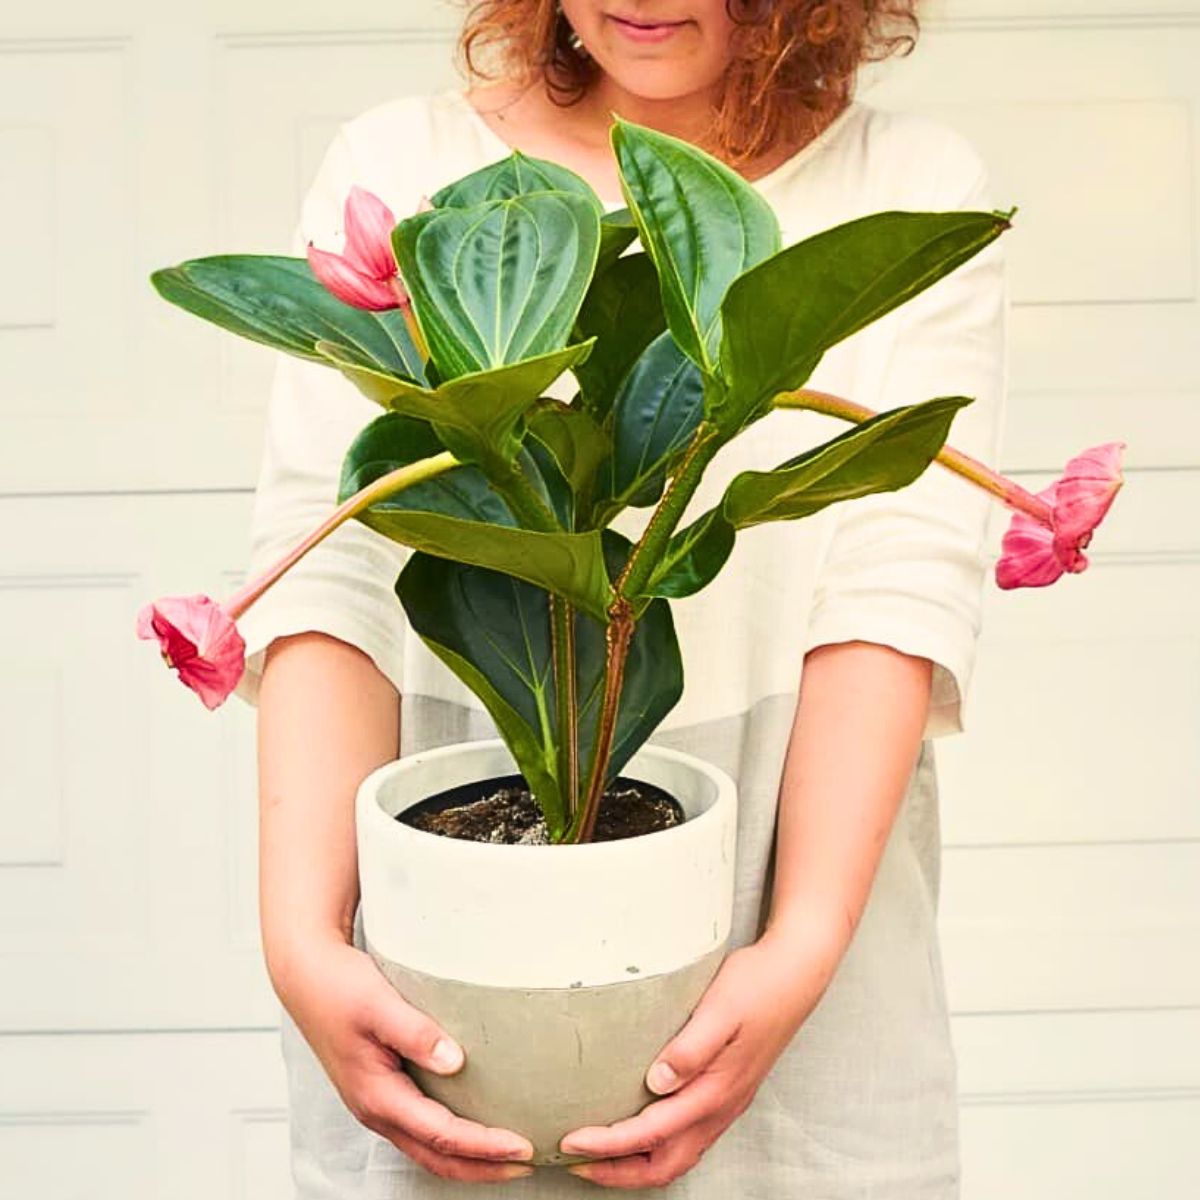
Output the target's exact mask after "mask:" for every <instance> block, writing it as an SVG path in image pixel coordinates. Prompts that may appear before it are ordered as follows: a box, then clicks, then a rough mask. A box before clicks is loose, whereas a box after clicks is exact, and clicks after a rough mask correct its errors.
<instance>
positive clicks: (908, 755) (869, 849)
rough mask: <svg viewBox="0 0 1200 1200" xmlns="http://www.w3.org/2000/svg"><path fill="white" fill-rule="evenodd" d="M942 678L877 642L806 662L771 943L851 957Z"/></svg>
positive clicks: (922, 662) (784, 793)
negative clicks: (802, 942)
mask: <svg viewBox="0 0 1200 1200" xmlns="http://www.w3.org/2000/svg"><path fill="white" fill-rule="evenodd" d="M932 673H933V665H932V663H931V662H930V660H929V659H927V658H917V657H914V656H912V655H908V654H903V653H901V652H900V651H898V650H895V649H893V648H892V647H890V646H884V645H879V644H877V643H874V642H838V643H833V644H829V645H824V646H817V647H815V648H814V649H812V650H810V651H809V653H808V654H807V655H806V656H805V661H804V670H803V672H802V674H801V681H800V696H799V700H798V702H797V705H796V717H795V721H794V723H793V727H792V734H791V739H790V742H789V744H788V751H787V757H786V761H785V763H784V769H783V778H782V782H781V785H780V793H779V817H778V821H779V826H778V842H777V846H776V859H775V877H774V884H773V887H772V894H771V911H770V915H769V917H768V920H767V928H766V930H765V932H764V934H763V939H764V940H765V941H768V942H778V943H780V944H787V943H793V944H794V942H795V939H796V938H804V939H807V940H808V941H809V942H810V943H811V942H812V940H813V939H814V938H815V939H816V940H817V941H819V942H823V943H825V944H826V945H827V947H828V949H829V952H830V958H831V960H832V961H834V962H836V960H837V959H840V957H841V955H842V953H843V952H844V951H845V949H846V946H847V945H848V944H849V942H850V939H851V937H852V936H853V934H854V930H855V928H856V927H857V925H858V920H859V918H860V916H861V915H862V911H863V908H864V907H865V906H866V902H867V897H868V895H869V894H870V890H871V883H872V881H873V880H874V878H875V871H876V869H877V867H878V865H879V860H880V857H881V856H882V854H883V848H884V845H885V843H886V842H887V839H888V835H889V833H890V832H891V828H892V824H893V821H894V820H895V816H896V813H897V812H898V810H899V807H900V803H901V801H902V800H903V798H904V794H905V791H906V789H907V785H908V781H909V778H910V776H911V774H912V771H913V769H914V767H915V765H916V760H917V755H918V753H919V751H920V746H921V735H922V733H923V731H924V728H925V720H926V716H927V714H928V709H929V697H930V687H931V683H932Z"/></svg>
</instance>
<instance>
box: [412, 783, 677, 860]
mask: <svg viewBox="0 0 1200 1200" xmlns="http://www.w3.org/2000/svg"><path fill="white" fill-rule="evenodd" d="M396 820H397V821H402V822H403V823H404V824H405V825H411V826H413V827H414V828H416V829H423V830H425V831H426V832H428V833H436V834H440V835H441V836H442V837H454V838H461V839H462V840H464V841H470V842H492V843H497V844H501V845H509V846H546V845H549V844H550V839H549V836H548V835H547V832H546V823H545V821H544V820H543V819H542V813H541V810H540V809H539V808H538V806H537V805H536V804H535V803H534V801H533V796H532V795H531V793H530V791H529V788H528V786H527V785H526V783H525V780H524V778H523V777H522V776H520V775H506V776H502V777H498V778H494V779H484V780H480V781H478V782H476V783H468V784H463V785H462V786H461V787H457V788H451V789H450V790H449V791H446V792H440V793H439V794H438V795H436V796H428V797H426V798H425V799H424V800H422V801H421V802H420V803H418V804H414V805H413V806H412V807H411V808H408V809H406V810H405V811H404V812H402V813H401V814H400V815H399V816H397V817H396ZM683 821H684V812H683V808H682V806H681V805H680V804H679V801H678V800H676V799H675V798H674V796H672V795H670V793H668V792H665V791H663V790H662V788H658V787H655V786H654V785H653V784H650V783H642V782H640V781H637V780H633V779H624V778H620V777H618V778H617V780H616V781H615V782H614V783H613V785H612V786H611V787H610V788H609V789H608V791H606V792H605V793H604V795H603V796H601V798H600V811H599V812H598V813H597V815H596V830H595V833H594V835H593V836H592V841H594V842H613V841H618V840H619V839H621V838H627V837H640V836H641V835H642V834H645V833H656V832H658V831H659V830H660V829H670V828H671V827H672V826H673V825H682V824H683Z"/></svg>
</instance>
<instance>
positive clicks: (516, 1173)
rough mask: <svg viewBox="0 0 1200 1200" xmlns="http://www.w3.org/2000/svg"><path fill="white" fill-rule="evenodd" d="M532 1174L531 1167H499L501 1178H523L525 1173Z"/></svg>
mask: <svg viewBox="0 0 1200 1200" xmlns="http://www.w3.org/2000/svg"><path fill="white" fill-rule="evenodd" d="M532 1174H533V1168H532V1167H502V1168H501V1169H500V1177H501V1178H502V1179H523V1178H524V1177H525V1176H526V1175H532Z"/></svg>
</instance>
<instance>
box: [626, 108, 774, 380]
mask: <svg viewBox="0 0 1200 1200" xmlns="http://www.w3.org/2000/svg"><path fill="white" fill-rule="evenodd" d="M612 144H613V150H614V152H615V153H616V156H617V162H618V165H619V168H620V174H621V190H622V192H623V193H624V196H625V200H626V203H627V204H628V205H629V209H630V212H631V213H632V214H633V217H634V220H635V221H636V223H637V227H638V232H639V234H640V236H641V240H642V246H643V248H644V249H645V250H646V252H647V253H648V254H649V255H650V257H651V258H652V259H653V260H654V265H655V267H656V268H657V271H658V278H659V286H660V288H661V291H662V300H663V309H664V311H665V312H666V317H667V324H668V325H669V326H670V329H671V332H672V333H673V334H674V335H675V340H676V341H677V342H678V343H679V346H680V349H682V350H683V352H684V353H685V354H686V355H687V356H688V357H689V358H690V359H692V361H693V362H695V363H696V365H697V366H699V367H700V368H701V370H703V371H708V372H711V371H713V370H714V369H715V362H716V359H717V353H718V348H719V346H720V343H721V300H722V297H723V296H724V295H725V292H726V290H727V289H728V288H729V286H730V284H732V283H733V281H734V280H735V279H737V277H738V276H739V275H741V274H742V272H743V271H746V270H747V269H748V268H750V267H753V266H754V265H755V264H756V263H760V262H762V261H763V260H764V259H766V258H769V257H770V256H771V255H772V254H774V253H775V252H776V251H777V250H778V249H779V245H780V240H779V237H780V235H779V223H778V221H777V220H776V218H775V214H774V212H773V211H772V209H771V206H770V205H769V204H768V203H767V202H766V200H764V199H763V197H762V196H761V195H760V194H759V193H758V192H757V191H756V190H755V188H754V187H753V186H752V185H751V184H750V183H748V182H747V181H746V180H744V179H743V178H742V177H741V176H740V175H739V174H738V173H737V172H736V171H733V170H731V169H730V168H729V167H727V166H726V165H725V164H724V163H723V162H721V161H720V160H719V159H717V158H715V157H713V156H712V155H710V154H707V153H705V151H703V150H700V149H698V148H697V147H695V146H693V145H691V144H690V143H688V142H685V141H683V140H681V139H679V138H674V137H671V136H670V135H668V134H665V133H659V132H658V131H657V130H653V129H648V128H645V127H644V126H641V125H635V124H633V123H631V122H629V121H622V120H620V119H618V120H617V121H616V123H615V125H614V127H613V130H612Z"/></svg>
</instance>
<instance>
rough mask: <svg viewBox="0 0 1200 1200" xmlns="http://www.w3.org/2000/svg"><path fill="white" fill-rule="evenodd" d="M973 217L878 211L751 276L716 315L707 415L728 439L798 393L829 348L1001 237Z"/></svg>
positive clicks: (984, 219) (1001, 223) (992, 217)
mask: <svg viewBox="0 0 1200 1200" xmlns="http://www.w3.org/2000/svg"><path fill="white" fill-rule="evenodd" d="M1007 228H1008V222H1007V220H1006V219H1005V218H1004V217H1002V216H999V215H997V214H993V213H979V212H962V211H954V212H945V213H919V212H884V213H876V214H873V215H871V216H867V217H860V218H859V219H857V220H854V221H847V222H846V223H845V224H843V225H836V226H834V227H833V228H832V229H827V230H825V231H824V232H822V233H818V234H816V235H815V236H813V237H810V238H806V239H805V240H804V241H801V242H797V243H796V244H795V245H793V246H789V247H788V248H787V249H786V250H783V251H781V252H780V253H779V254H777V255H775V256H774V257H773V258H770V259H768V260H767V261H766V262H763V263H760V264H759V265H758V266H756V267H755V268H754V269H753V270H750V271H747V272H746V274H745V275H743V276H742V277H741V278H740V279H738V280H737V281H736V282H735V283H734V284H733V285H732V286H731V287H730V289H729V293H728V295H726V297H725V301H724V303H723V304H722V306H721V311H722V313H723V314H724V327H725V335H724V340H723V341H722V344H721V375H722V377H723V380H724V383H725V389H726V390H725V392H724V393H721V392H719V391H717V392H714V393H713V395H714V397H715V398H717V399H716V402H715V404H714V406H713V408H712V409H711V410H710V412H709V414H708V415H709V416H710V418H711V419H712V420H713V422H714V423H715V424H716V425H717V426H718V427H719V428H721V429H722V430H723V431H724V433H725V434H726V436H732V435H733V434H734V433H736V432H737V430H738V429H740V428H741V427H742V426H743V425H744V424H746V423H747V422H748V421H750V420H753V419H755V418H756V417H759V416H762V415H763V414H764V413H765V412H767V411H769V405H770V400H771V397H773V396H774V395H776V394H777V393H778V392H782V391H791V390H793V389H795V388H799V387H802V386H803V385H804V382H805V381H806V380H807V379H808V377H809V376H810V375H811V374H812V372H813V369H814V368H815V367H816V365H817V363H818V362H819V361H820V359H821V356H822V355H823V354H824V353H825V351H826V350H828V349H829V347H830V346H833V345H835V344H836V343H837V342H840V341H841V340H842V339H843V338H846V337H849V336H850V335H851V334H852V333H855V332H857V331H858V330H859V329H862V328H863V327H864V326H866V325H869V324H870V323H871V322H872V321H874V320H876V319H877V318H879V317H881V316H883V315H884V314H885V313H887V312H889V311H891V310H892V309H894V308H896V307H898V306H899V305H901V304H903V303H904V302H905V301H906V300H909V299H911V298H912V297H913V296H915V295H917V294H918V293H919V292H922V291H924V290H925V289H926V288H927V287H929V286H931V285H932V284H934V283H936V282H937V281H938V280H939V279H941V278H943V277H944V276H946V275H948V274H949V273H950V272H951V271H953V270H954V269H955V268H956V267H958V266H959V265H960V264H962V263H964V262H966V261H967V259H969V258H971V257H973V256H974V255H975V254H977V253H979V251H980V250H982V249H983V248H984V247H985V246H987V245H988V244H989V243H991V242H992V241H994V240H995V239H996V238H997V237H998V236H999V235H1000V234H1001V233H1002V232H1003V231H1004V230H1005V229H1007Z"/></svg>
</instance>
